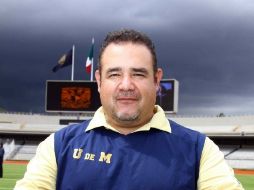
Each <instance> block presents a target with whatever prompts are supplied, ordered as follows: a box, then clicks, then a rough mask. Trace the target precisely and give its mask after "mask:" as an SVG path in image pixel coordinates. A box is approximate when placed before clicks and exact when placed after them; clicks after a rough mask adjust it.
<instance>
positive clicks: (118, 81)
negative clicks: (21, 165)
mask: <svg viewBox="0 0 254 190" xmlns="http://www.w3.org/2000/svg"><path fill="white" fill-rule="evenodd" d="M95 77H96V81H97V83H98V91H99V92H100V98H101V103H102V107H101V108H99V109H98V110H97V111H96V113H95V114H94V117H93V118H92V120H91V121H85V122H83V123H82V124H75V125H72V126H69V127H67V128H64V129H62V130H60V131H58V132H56V133H55V134H52V135H50V136H49V137H48V138H47V139H46V140H45V141H44V142H42V143H41V144H40V145H39V147H38V150H37V153H36V155H35V157H34V158H33V159H32V160H31V162H30V163H29V164H28V167H27V172H26V174H25V176H24V178H23V179H22V180H20V181H18V182H17V184H16V187H15V189H16V190H22V189H26V190H29V189H61V190H62V189H76V190H77V189H117V190H119V189H121V190H122V189H126V190H127V189H128V190H129V189H133V190H136V189H142V190H143V189H146V190H147V189H154V190H157V189H174V190H188V189H221V190H222V189H223V190H225V189H232V190H233V189H234V190H237V189H242V187H241V185H240V184H239V183H238V181H237V180H236V178H235V177H234V174H233V171H232V169H231V168H229V166H228V165H227V164H226V162H225V160H224V158H223V154H222V153H221V152H220V151H219V149H218V147H217V146H216V145H215V144H214V143H213V142H212V141H211V140H210V139H209V138H207V137H205V135H203V134H201V133H199V132H196V131H192V130H190V129H187V128H184V127H182V126H180V125H178V124H176V123H174V122H172V121H169V120H168V119H167V118H166V117H165V114H164V112H163V110H162V109H161V108H160V107H159V106H156V105H155V100H156V91H157V90H158V88H159V83H160V80H161V78H162V70H161V69H159V68H157V60H156V54H155V49H154V46H153V43H152V42H151V40H150V39H149V38H148V37H147V36H146V35H145V34H142V33H139V32H137V31H134V30H120V31H116V32H112V33H109V34H108V35H107V37H106V39H105V40H104V42H103V44H102V47H101V51H100V54H99V65H98V70H96V73H95Z"/></svg>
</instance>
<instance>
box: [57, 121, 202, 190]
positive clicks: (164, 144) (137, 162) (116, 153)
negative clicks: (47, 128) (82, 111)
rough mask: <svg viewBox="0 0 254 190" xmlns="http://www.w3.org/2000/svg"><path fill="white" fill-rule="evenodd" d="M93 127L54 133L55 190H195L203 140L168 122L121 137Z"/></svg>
mask: <svg viewBox="0 0 254 190" xmlns="http://www.w3.org/2000/svg"><path fill="white" fill-rule="evenodd" d="M89 122H90V121H85V122H83V123H81V124H75V125H71V126H69V127H66V128H63V129H61V130H60V131H58V132H56V133H55V154H56V161H57V167H58V169H57V181H56V189H57V190H81V189H86V190H87V189H91V190H97V189H103V190H106V189H110V190H150V189H151V190H152V189H154V190H158V189H159V190H164V189H171V190H194V189H197V180H198V174H199V162H200V157H201V153H202V150H203V145H204V141H205V135H203V134H201V133H199V132H196V131H193V130H190V129H187V128H185V127H182V126H180V125H178V124H177V123H175V122H173V121H170V125H171V130H172V133H167V132H164V131H161V130H158V129H153V128H152V129H151V130H150V131H140V132H136V133H132V134H129V135H122V134H119V133H116V132H114V131H111V130H107V129H105V128H104V127H100V128H96V129H93V130H90V131H87V132H85V129H86V127H87V125H88V124H89Z"/></svg>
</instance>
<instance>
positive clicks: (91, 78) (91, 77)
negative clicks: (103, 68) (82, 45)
mask: <svg viewBox="0 0 254 190" xmlns="http://www.w3.org/2000/svg"><path fill="white" fill-rule="evenodd" d="M92 48H93V51H94V37H93V38H92ZM93 53H94V52H93ZM91 62H92V63H91V64H92V65H91V75H90V81H93V57H92V60H91Z"/></svg>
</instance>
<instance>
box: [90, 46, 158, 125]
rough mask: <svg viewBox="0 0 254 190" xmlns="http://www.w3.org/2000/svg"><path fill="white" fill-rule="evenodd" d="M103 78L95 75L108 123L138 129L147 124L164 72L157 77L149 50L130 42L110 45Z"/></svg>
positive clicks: (103, 66) (107, 50) (104, 54)
mask: <svg viewBox="0 0 254 190" xmlns="http://www.w3.org/2000/svg"><path fill="white" fill-rule="evenodd" d="M101 66H102V69H101V75H100V74H99V71H96V74H95V77H96V80H97V83H98V89H99V92H100V97H101V103H102V106H103V109H104V112H105V115H106V118H107V120H108V122H109V123H110V124H111V125H112V126H114V125H117V126H121V127H135V126H139V125H143V124H145V123H146V122H148V121H149V120H150V119H151V117H152V115H153V110H154V104H155V101H156V90H157V87H158V85H159V82H160V79H161V77H162V71H161V70H160V69H158V71H157V72H156V73H155V75H154V71H153V62H152V55H151V53H150V51H149V50H148V48H147V47H146V46H144V45H141V44H134V43H130V42H126V43H120V44H115V43H111V44H109V45H108V46H107V47H106V49H105V50H104V52H103V54H102V58H101Z"/></svg>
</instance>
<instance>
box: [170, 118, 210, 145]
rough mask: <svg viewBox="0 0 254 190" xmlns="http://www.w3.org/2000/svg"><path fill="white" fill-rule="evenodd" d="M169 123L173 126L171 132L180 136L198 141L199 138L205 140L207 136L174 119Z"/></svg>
mask: <svg viewBox="0 0 254 190" xmlns="http://www.w3.org/2000/svg"><path fill="white" fill-rule="evenodd" d="M169 123H170V127H171V133H172V134H173V135H175V136H177V137H179V138H183V139H185V140H191V141H196V140H197V139H202V141H204V140H205V138H206V135H205V134H203V133H201V132H199V131H195V130H192V129H190V128H188V127H185V126H183V125H181V124H179V123H177V122H175V121H173V120H169Z"/></svg>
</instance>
